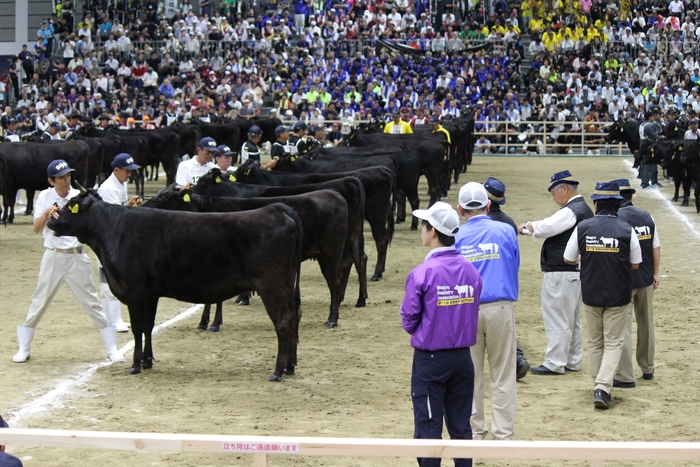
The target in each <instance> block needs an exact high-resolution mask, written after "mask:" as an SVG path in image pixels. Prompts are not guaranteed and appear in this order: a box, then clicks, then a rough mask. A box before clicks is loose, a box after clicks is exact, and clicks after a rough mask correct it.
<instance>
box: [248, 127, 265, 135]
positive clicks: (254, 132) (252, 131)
mask: <svg viewBox="0 0 700 467" xmlns="http://www.w3.org/2000/svg"><path fill="white" fill-rule="evenodd" d="M248 134H249V135H262V134H263V131H262V130H261V129H260V127H259V126H257V125H253V126H252V127H250V129H249V130H248Z"/></svg>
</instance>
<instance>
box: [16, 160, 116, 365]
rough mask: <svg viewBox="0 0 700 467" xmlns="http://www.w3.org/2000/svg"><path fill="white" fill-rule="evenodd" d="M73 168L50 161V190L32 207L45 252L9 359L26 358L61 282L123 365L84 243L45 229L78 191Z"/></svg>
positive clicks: (22, 359) (114, 329) (114, 333)
mask: <svg viewBox="0 0 700 467" xmlns="http://www.w3.org/2000/svg"><path fill="white" fill-rule="evenodd" d="M71 172H73V169H71V168H70V166H69V165H68V163H67V162H66V161H64V160H61V159H58V160H55V161H52V162H51V163H50V164H49V166H48V168H47V170H46V173H47V175H48V177H49V185H51V187H52V188H49V189H48V190H44V191H42V192H41V193H39V197H38V198H37V201H36V206H35V208H34V226H33V228H34V232H35V233H39V232H42V234H43V236H44V247H45V248H46V251H45V252H44V256H43V258H42V259H41V267H40V269H39V278H38V280H37V286H36V290H35V291H34V295H33V296H32V303H31V305H30V306H29V312H28V313H27V320H26V321H25V323H24V325H23V326H17V340H18V342H19V352H17V354H16V355H15V356H14V357H12V361H13V362H15V363H22V362H25V361H27V360H28V359H29V356H30V348H29V346H30V344H31V342H32V339H33V338H34V331H35V330H36V327H37V325H38V324H39V321H41V318H42V317H43V316H44V313H46V310H47V309H48V308H49V304H50V303H51V300H53V298H54V296H55V295H56V292H58V288H59V287H60V286H61V284H63V283H64V282H65V283H66V284H68V287H70V289H71V291H72V292H73V295H75V298H77V299H78V301H79V302H80V304H81V305H82V306H83V308H84V309H85V311H86V312H87V314H88V315H89V316H90V318H92V321H93V322H94V323H95V324H96V325H97V327H98V328H99V330H100V334H101V335H102V339H103V340H104V343H105V347H106V348H107V355H108V356H109V359H110V360H112V361H113V362H123V361H124V357H122V355H121V354H120V353H119V351H118V350H117V330H116V328H115V327H114V326H109V325H108V323H107V318H106V317H105V313H104V311H103V310H102V306H100V302H99V300H98V299H97V291H96V290H95V284H93V282H92V266H91V264H90V258H88V256H87V254H85V251H84V247H83V244H82V243H80V242H79V241H78V239H77V238H76V237H68V236H65V237H57V236H55V235H54V233H53V232H52V231H51V230H49V229H48V228H46V222H47V221H48V220H49V217H50V216H54V217H55V216H57V214H56V211H58V210H59V209H60V208H62V207H63V206H65V205H66V204H67V203H68V200H70V199H71V198H72V197H74V196H76V195H78V194H80V192H79V191H78V190H76V189H74V188H72V187H71V175H70V173H71Z"/></svg>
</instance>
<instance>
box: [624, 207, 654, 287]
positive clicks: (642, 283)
mask: <svg viewBox="0 0 700 467" xmlns="http://www.w3.org/2000/svg"><path fill="white" fill-rule="evenodd" d="M617 216H618V217H619V218H620V219H622V220H623V221H625V222H627V223H628V224H629V225H631V226H632V228H633V229H634V231H635V232H636V234H637V240H639V246H640V247H641V248H642V264H640V265H639V268H637V269H635V270H634V271H632V288H633V289H642V288H644V287H649V286H650V285H651V284H653V283H654V246H653V243H654V231H655V230H656V225H655V224H654V219H652V218H651V215H650V214H649V213H648V212H646V211H644V210H642V209H639V208H636V207H634V206H633V205H632V202H631V201H623V202H622V207H621V208H620V210H619V211H618V212H617Z"/></svg>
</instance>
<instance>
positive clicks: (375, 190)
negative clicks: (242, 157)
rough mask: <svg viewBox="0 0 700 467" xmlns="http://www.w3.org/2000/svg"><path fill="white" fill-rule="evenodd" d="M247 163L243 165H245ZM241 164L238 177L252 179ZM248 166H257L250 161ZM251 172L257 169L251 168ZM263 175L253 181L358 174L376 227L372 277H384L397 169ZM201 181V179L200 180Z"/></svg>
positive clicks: (367, 212)
mask: <svg viewBox="0 0 700 467" xmlns="http://www.w3.org/2000/svg"><path fill="white" fill-rule="evenodd" d="M278 165H279V163H278ZM241 167H243V165H242V166H241ZM241 167H239V168H238V172H237V178H239V177H240V179H239V181H241V182H244V183H246V182H247V183H250V182H251V181H252V179H248V178H246V177H245V173H246V172H248V170H247V169H245V168H244V169H243V170H241ZM247 167H254V165H248V166H247ZM335 167H336V170H342V166H341V165H340V164H338V165H336V166H335ZM249 173H250V174H255V173H256V171H254V170H251V171H250V172H249ZM257 173H259V174H261V177H260V178H259V179H258V180H256V181H254V182H253V183H261V182H262V183H264V184H266V185H272V186H285V185H303V184H307V183H318V182H322V181H326V180H335V179H338V178H343V177H349V176H352V177H357V178H358V179H359V180H360V181H361V182H362V186H363V187H364V189H365V219H366V220H367V222H368V223H369V225H370V227H371V229H372V238H374V242H375V244H376V246H377V265H376V267H375V269H374V274H373V275H372V278H371V279H370V281H373V282H374V281H378V280H379V279H381V277H382V274H383V273H384V270H385V266H386V256H387V251H388V249H389V244H390V243H391V239H392V237H393V235H394V211H393V209H394V205H393V203H392V201H391V199H392V195H393V193H394V184H395V182H394V179H395V174H394V172H393V171H392V170H391V169H389V168H387V167H369V168H365V169H357V170H353V171H352V172H336V173H302V174H294V173H289V174H286V173H282V174H280V173H279V172H273V174H275V176H274V177H266V178H262V177H264V176H266V175H268V172H267V171H262V170H258V171H257ZM200 183H201V182H200Z"/></svg>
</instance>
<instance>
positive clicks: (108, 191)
mask: <svg viewBox="0 0 700 467" xmlns="http://www.w3.org/2000/svg"><path fill="white" fill-rule="evenodd" d="M140 168H141V166H140V165H137V164H135V163H134V158H133V157H131V156H130V155H129V154H126V153H121V154H119V155H117V157H115V158H114V160H113V161H112V175H110V176H109V178H108V179H107V180H105V181H104V183H102V185H100V188H98V190H97V194H98V195H100V196H101V197H102V200H103V201H105V202H106V203H110V204H119V205H122V206H135V205H136V204H137V203H138V201H139V197H138V196H133V197H132V198H131V199H129V198H128V196H127V194H126V183H127V182H128V181H129V179H130V178H131V171H132V170H136V169H140ZM98 267H99V271H100V295H101V296H102V308H104V310H105V314H106V315H107V321H108V322H109V324H110V325H114V326H115V327H116V328H117V332H127V331H128V330H129V325H128V324H126V323H125V322H124V321H123V320H122V307H121V303H120V302H119V300H117V298H116V297H115V296H114V295H112V291H111V290H110V289H109V284H108V283H107V276H105V272H104V269H103V268H102V265H101V264H99V265H98Z"/></svg>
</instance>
